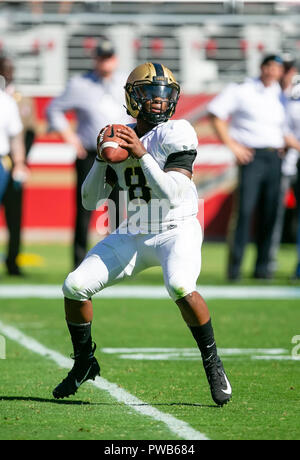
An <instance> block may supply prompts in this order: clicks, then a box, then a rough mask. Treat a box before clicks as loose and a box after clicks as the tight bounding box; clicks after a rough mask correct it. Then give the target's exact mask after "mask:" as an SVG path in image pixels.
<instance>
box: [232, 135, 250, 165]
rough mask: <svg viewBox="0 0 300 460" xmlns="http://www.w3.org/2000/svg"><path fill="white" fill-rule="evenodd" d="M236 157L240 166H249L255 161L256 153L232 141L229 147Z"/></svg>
mask: <svg viewBox="0 0 300 460" xmlns="http://www.w3.org/2000/svg"><path fill="white" fill-rule="evenodd" d="M228 147H229V148H230V150H231V151H232V153H233V154H234V156H235V157H236V160H237V163H238V164H240V165H247V164H249V163H251V161H253V158H254V151H253V150H252V149H250V148H248V147H245V146H244V145H242V144H240V143H239V142H236V141H234V140H232V142H230V145H228Z"/></svg>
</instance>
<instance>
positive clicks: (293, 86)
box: [268, 57, 300, 276]
mask: <svg viewBox="0 0 300 460" xmlns="http://www.w3.org/2000/svg"><path fill="white" fill-rule="evenodd" d="M283 68H284V72H283V76H282V79H281V81H280V85H281V88H282V100H283V103H284V105H285V108H286V112H287V121H288V125H289V127H290V129H291V131H292V133H293V134H294V135H295V136H296V138H297V139H298V140H299V141H300V91H299V88H300V86H299V84H300V80H299V78H297V73H298V71H299V70H298V66H297V63H296V61H295V59H293V58H292V57H286V59H285V60H284V61H283ZM298 160H299V152H298V150H296V149H293V148H291V149H288V150H287V152H286V155H285V156H284V158H283V161H282V169H281V184H280V195H279V201H278V209H277V217H276V222H275V225H274V229H273V234H272V241H271V248H270V255H269V265H268V270H269V273H270V276H273V274H274V272H275V271H276V269H277V255H278V250H279V247H280V243H281V239H282V232H283V226H284V218H285V211H286V207H285V197H286V194H287V192H288V191H289V190H290V189H291V188H293V189H294V191H295V187H296V183H297V176H298V168H297V163H298ZM299 276H300V272H299Z"/></svg>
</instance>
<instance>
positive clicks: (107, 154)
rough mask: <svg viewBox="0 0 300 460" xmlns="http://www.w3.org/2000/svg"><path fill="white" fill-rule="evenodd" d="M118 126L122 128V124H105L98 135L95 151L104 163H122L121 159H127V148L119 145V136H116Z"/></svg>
mask: <svg viewBox="0 0 300 460" xmlns="http://www.w3.org/2000/svg"><path fill="white" fill-rule="evenodd" d="M118 128H124V126H123V125H107V126H105V128H103V129H102V130H101V131H100V133H99V135H98V138H97V152H98V155H99V157H100V158H102V159H103V160H104V161H105V162H106V163H122V161H125V160H127V158H128V156H129V154H128V152H127V150H126V149H123V148H122V147H120V146H119V141H120V138H118V136H117V129H118Z"/></svg>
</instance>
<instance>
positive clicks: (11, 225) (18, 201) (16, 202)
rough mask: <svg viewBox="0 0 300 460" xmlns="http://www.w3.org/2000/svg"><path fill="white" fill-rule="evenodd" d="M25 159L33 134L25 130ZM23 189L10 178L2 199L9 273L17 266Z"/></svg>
mask: <svg viewBox="0 0 300 460" xmlns="http://www.w3.org/2000/svg"><path fill="white" fill-rule="evenodd" d="M24 140H25V152H26V157H27V156H28V153H29V151H30V148H31V146H32V144H33V141H34V132H33V131H32V130H30V129H29V130H27V131H26V132H25V135H24ZM22 203H23V187H22V185H21V184H16V183H15V182H14V181H13V179H12V177H10V180H9V183H8V186H7V189H6V191H5V194H4V197H3V206H4V209H5V219H6V225H7V229H8V233H9V240H8V250H7V256H6V264H7V267H8V270H9V271H14V270H15V268H16V265H17V262H16V259H17V256H18V254H19V252H20V244H21V225H22Z"/></svg>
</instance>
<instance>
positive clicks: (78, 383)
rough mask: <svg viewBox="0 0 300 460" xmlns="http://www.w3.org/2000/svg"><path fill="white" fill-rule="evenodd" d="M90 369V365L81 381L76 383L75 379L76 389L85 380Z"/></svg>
mask: <svg viewBox="0 0 300 460" xmlns="http://www.w3.org/2000/svg"><path fill="white" fill-rule="evenodd" d="M91 368H92V365H91V366H90V367H89V368H88V371H87V373H86V374H85V376H84V377H83V379H82V380H81V381H80V382H78V380H77V379H75V385H76V388H79V387H80V385H81V384H82V383H83V382H84V380H85V379H86V377H87V375H88V373H89V372H90V370H91Z"/></svg>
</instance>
